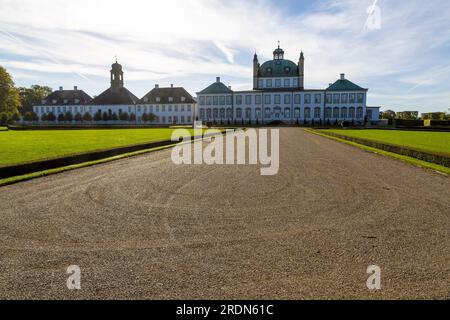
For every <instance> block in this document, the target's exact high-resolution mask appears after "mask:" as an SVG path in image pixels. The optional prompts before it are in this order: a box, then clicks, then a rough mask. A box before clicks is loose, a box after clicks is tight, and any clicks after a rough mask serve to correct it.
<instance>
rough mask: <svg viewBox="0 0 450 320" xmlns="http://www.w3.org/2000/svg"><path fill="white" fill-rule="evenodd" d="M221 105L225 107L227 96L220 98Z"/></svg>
mask: <svg viewBox="0 0 450 320" xmlns="http://www.w3.org/2000/svg"><path fill="white" fill-rule="evenodd" d="M219 104H220V105H221V106H224V105H225V96H221V97H220V98H219Z"/></svg>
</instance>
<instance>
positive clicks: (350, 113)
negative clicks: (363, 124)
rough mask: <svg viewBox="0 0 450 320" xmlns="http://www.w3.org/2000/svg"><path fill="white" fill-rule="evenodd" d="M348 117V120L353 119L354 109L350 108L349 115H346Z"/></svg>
mask: <svg viewBox="0 0 450 320" xmlns="http://www.w3.org/2000/svg"><path fill="white" fill-rule="evenodd" d="M348 117H349V118H350V119H352V120H353V119H355V108H354V107H351V108H350V109H349V115H348Z"/></svg>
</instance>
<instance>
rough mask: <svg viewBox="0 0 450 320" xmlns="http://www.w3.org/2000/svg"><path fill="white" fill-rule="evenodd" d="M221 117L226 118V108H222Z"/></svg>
mask: <svg viewBox="0 0 450 320" xmlns="http://www.w3.org/2000/svg"><path fill="white" fill-rule="evenodd" d="M220 118H221V119H225V108H222V109H220Z"/></svg>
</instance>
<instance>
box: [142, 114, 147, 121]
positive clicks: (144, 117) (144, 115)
mask: <svg viewBox="0 0 450 320" xmlns="http://www.w3.org/2000/svg"><path fill="white" fill-rule="evenodd" d="M147 121H148V115H147V113H146V112H144V114H143V115H142V122H147Z"/></svg>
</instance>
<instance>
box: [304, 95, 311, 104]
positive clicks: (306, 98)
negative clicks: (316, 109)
mask: <svg viewBox="0 0 450 320" xmlns="http://www.w3.org/2000/svg"><path fill="white" fill-rule="evenodd" d="M305 104H311V95H310V94H305Z"/></svg>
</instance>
